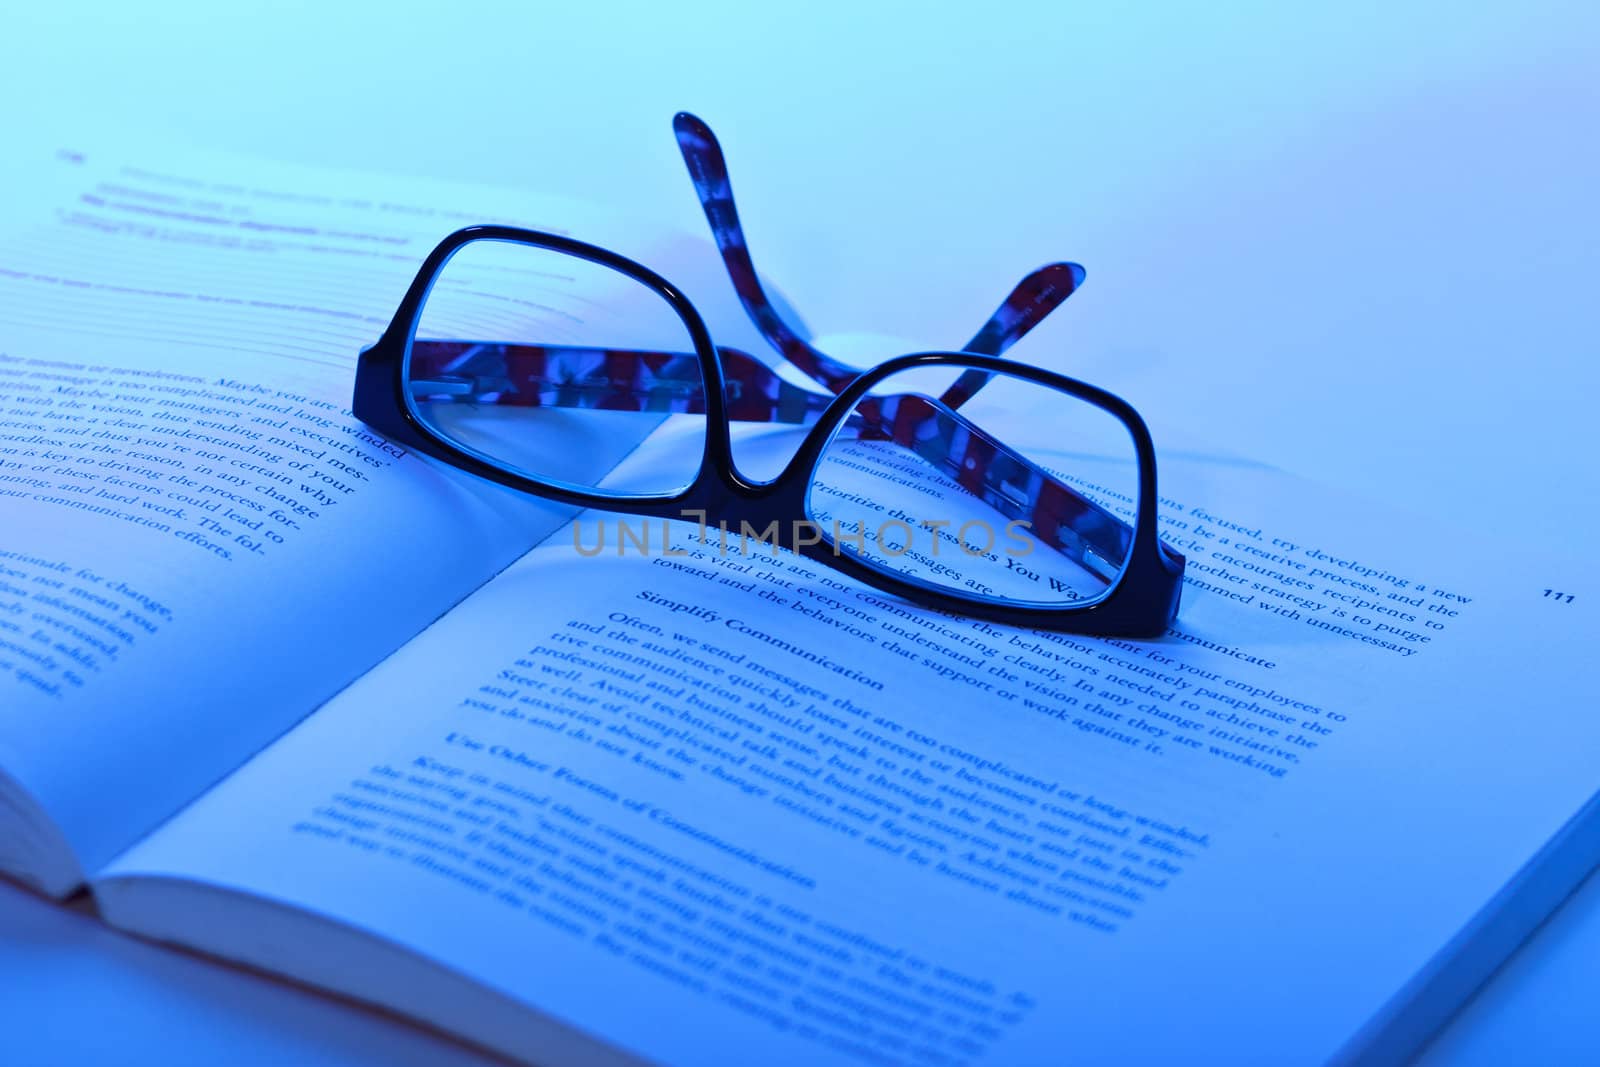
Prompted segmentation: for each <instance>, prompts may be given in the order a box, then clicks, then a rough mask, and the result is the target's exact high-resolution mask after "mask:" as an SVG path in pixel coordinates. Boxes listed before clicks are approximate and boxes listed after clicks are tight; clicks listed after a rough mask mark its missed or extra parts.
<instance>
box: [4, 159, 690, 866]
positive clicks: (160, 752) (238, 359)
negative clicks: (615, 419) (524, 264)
mask: <svg viewBox="0 0 1600 1067" xmlns="http://www.w3.org/2000/svg"><path fill="white" fill-rule="evenodd" d="M152 158H154V159H157V160H159V162H153V163H152V162H148V161H149V160H151V159H152ZM130 160H131V161H130ZM24 162H25V163H26V166H22V167H20V168H19V173H20V174H21V175H22V176H23V179H25V180H19V186H18V195H17V197H16V198H13V199H12V200H11V201H10V202H9V204H8V213H7V216H6V220H5V221H6V223H7V226H6V230H7V234H6V236H5V239H4V241H3V243H0V781H3V780H4V778H5V777H9V778H10V779H11V781H12V784H11V786H10V788H11V790H12V791H13V792H17V791H18V790H19V789H20V792H22V793H24V794H26V795H27V796H28V797H30V798H31V800H30V801H29V802H30V803H33V804H36V805H37V806H38V807H39V808H41V809H42V810H43V812H44V813H45V814H46V815H47V816H48V818H49V819H50V821H51V822H53V823H54V827H55V829H54V830H51V831H45V830H42V829H41V828H40V827H38V826H37V825H35V826H32V827H30V828H26V829H25V828H22V827H17V828H15V829H9V828H8V830H7V832H5V833H3V834H0V839H3V841H4V844H0V869H10V870H12V871H13V872H14V873H17V874H20V875H21V876H23V877H24V878H27V879H28V880H30V881H33V882H35V883H37V884H40V885H41V886H43V887H44V888H46V889H48V890H49V891H52V892H64V891H66V890H67V889H69V888H71V886H72V885H74V884H75V883H76V882H77V881H78V879H79V877H80V875H81V872H82V871H83V870H86V869H93V868H94V867H96V866H98V865H99V864H100V863H102V862H104V861H105V860H107V859H109V858H110V857H111V856H112V855H114V854H115V853H116V852H119V851H121V850H123V849H124V848H126V847H127V846H128V845H129V844H130V843H132V841H134V840H135V839H136V838H137V837H138V836H140V835H142V834H143V833H145V832H147V831H149V830H150V829H151V828H153V827H154V826H155V825H156V824H157V823H158V822H159V821H160V820H161V819H163V818H165V817H166V816H167V815H169V814H170V813H171V812H172V811H173V810H175V809H176V808H178V807H179V806H180V805H182V804H183V803H185V802H187V801H188V800H190V799H192V798H193V797H194V796H196V795H198V794H199V793H200V792H201V791H202V790H203V789H204V788H205V787H206V786H208V785H209V784H211V783H212V782H214V781H216V780H217V779H218V778H220V777H221V776H222V775H224V774H225V773H226V772H227V771H229V770H231V769H232V768H234V767H236V766H237V765H238V764H239V763H241V762H242V761H243V760H244V759H245V758H246V757H247V756H249V755H250V754H251V753H253V752H255V751H257V750H258V749H260V747H261V746H262V745H264V744H266V743H267V742H268V741H270V740H272V739H273V738H274V737H276V736H278V735H279V734H281V733H282V732H283V730H284V729H286V728H287V727H288V726H289V725H290V724H291V723H293V722H294V721H295V720H297V719H298V718H300V717H301V716H303V715H304V714H305V713H306V712H308V711H310V710H311V709H312V708H313V707H315V706H316V705H317V704H319V703H320V702H322V701H323V700H325V699H326V698H327V697H328V696H330V695H331V694H332V693H334V692H336V691H337V690H338V689H340V688H341V687H343V686H344V685H345V684H346V683H348V682H349V681H350V679H352V678H353V677H355V676H356V675H357V674H359V673H360V672H361V671H363V670H365V669H366V668H367V667H369V666H370V665H371V664H372V663H374V662H376V661H377V660H378V659H379V658H381V657H382V656H383V655H385V654H387V653H388V652H390V651H392V650H393V649H394V648H395V647H396V646H397V645H399V644H400V643H401V642H403V641H404V640H405V639H406V638H407V637H409V636H411V635H412V634H414V633H415V632H417V631H418V630H420V629H421V628H423V627H424V626H426V625H427V624H428V623H429V622H431V621H432V620H433V619H434V618H436V617H437V616H438V615H439V614H440V613H442V612H443V611H445V610H446V609H447V608H449V607H450V606H451V605H452V604H454V603H455V602H456V601H458V600H459V599H460V598H461V597H462V596H464V595H465V594H466V593H468V592H469V591H470V590H472V589H474V588H476V587H477V586H478V585H480V584H481V583H482V582H483V581H484V580H486V579H487V578H488V577H490V576H491V575H493V574H494V573H496V572H497V571H498V570H500V569H501V568H502V567H503V566H505V565H506V564H507V563H508V562H510V561H511V560H512V559H514V558H515V557H517V556H518V555H520V554H521V553H522V552H524V551H526V550H527V549H528V548H529V547H531V546H532V545H534V544H535V543H537V542H538V541H539V540H540V539H541V538H543V537H544V536H546V535H547V534H548V533H549V532H550V531H551V530H552V529H553V528H554V527H555V526H556V525H557V524H558V523H559V522H561V521H563V520H564V518H565V517H566V516H567V515H568V514H569V512H568V511H566V510H564V509H561V508H556V507H553V506H550V505H546V504H543V503H540V502H537V501H533V500H531V499H527V498H519V497H518V496H517V495H516V494H512V493H509V492H506V491H503V490H500V489H498V488H496V487H493V486H489V485H487V484H485V483H480V482H477V481H475V480H473V479H470V478H465V477H462V476H459V475H455V474H452V473H449V472H447V471H445V470H444V469H443V468H441V467H440V466H438V465H436V464H431V463H428V462H425V461H422V460H419V459H418V458H417V457H415V456H412V455H409V454H407V453H406V451H405V450H404V449H402V448H400V447H398V446H396V445H395V444H393V443H391V442H388V441H386V440H384V439H382V438H380V437H378V436H377V435H375V434H374V433H373V432H372V431H371V430H370V429H368V428H367V427H365V426H363V425H362V424H360V423H359V422H357V421H356V420H354V419H353V418H352V417H351V416H350V415H349V413H348V410H347V409H348V405H349V397H350V390H351V386H352V382H353V373H354V366H355V358H356V353H357V351H358V350H359V348H360V347H361V346H363V345H366V344H369V343H371V342H372V341H373V340H375V339H376V338H377V336H378V334H379V333H380V332H381V331H382V329H383V327H384V325H385V324H386V323H387V320H388V316H389V315H390V314H391V313H392V311H393V309H394V307H395V306H396V304H397V303H398V301H399V299H400V296H401V294H402V292H403V291H404V289H405V286H406V285H407V284H408V283H409V281H410V279H411V276H412V274H413V272H414V271H415V270H416V268H417V267H418V266H419V265H420V262H421V260H422V258H423V256H424V255H425V254H426V253H427V251H428V250H429V249H430V248H431V247H432V246H433V244H434V242H435V241H437V240H438V239H439V238H440V237H442V236H443V235H444V234H445V233H447V232H449V231H450V230H452V229H455V228H457V227H459V226H461V225H465V224H466V223H468V222H480V221H495V220H499V221H517V222H521V223H524V224H529V225H540V224H543V225H547V226H551V227H557V228H560V227H564V226H578V227H582V225H583V219H584V213H585V212H587V213H588V214H589V215H590V216H597V219H596V223H595V227H594V228H599V229H606V228H612V229H614V228H616V227H617V226H619V225H620V223H618V221H617V220H616V219H614V218H613V217H611V216H610V215H609V214H607V213H597V212H595V211H594V209H592V208H587V209H586V208H583V207H582V206H580V205H572V204H567V203H563V202H558V201H543V200H539V199H536V198H529V197H518V196H511V195H508V194H503V193H502V194H496V193H494V192H492V191H486V190H482V189H475V188H471V187H455V186H445V185H438V184H431V183H411V182H404V181H397V180H393V179H375V178H369V177H363V176H359V175H341V174H337V173H323V172H317V171H305V170H296V169H290V168H276V167H273V166H270V165H267V164H261V163H253V162H252V163H248V164H244V163H240V162H238V161H229V160H219V159H214V158H212V157H208V156H203V155H198V154H194V153H181V152H179V153H168V154H165V155H161V154H156V153H151V152H149V151H148V150H147V151H145V152H144V153H143V154H142V155H141V154H137V153H135V154H133V155H131V156H119V155H116V154H115V153H104V154H102V153H95V152H87V151H81V150H78V149H76V148H74V149H70V150H69V149H60V150H58V151H55V152H53V153H49V154H46V155H45V156H44V157H43V158H39V159H30V160H26V161H24ZM19 203H27V204H30V205H31V210H29V211H26V212H24V211H23V210H22V209H21V208H20V207H19ZM21 216H26V218H21ZM628 232H629V237H630V240H632V241H633V242H634V243H635V244H637V245H641V246H644V245H650V244H652V243H654V244H656V245H658V246H661V247H664V248H678V247H681V246H682V245H683V239H682V238H681V237H677V236H673V235H670V234H666V235H663V234H662V233H661V231H659V230H657V231H649V230H647V229H646V228H642V227H637V226H634V227H632V228H630V229H629V231H628ZM652 233H653V234H654V235H655V236H652ZM549 299H551V300H555V301H559V300H560V299H563V298H562V297H561V296H560V295H559V294H557V295H555V296H551V297H549ZM627 447H629V446H628V445H627V444H626V443H624V442H619V443H618V454H621V453H623V452H625V451H626V449H627ZM615 458H616V456H615V455H601V454H599V453H597V452H594V451H585V452H584V453H583V454H573V455H570V456H568V457H567V460H568V461H569V462H570V463H571V465H572V468H573V469H572V471H571V472H570V473H571V475H572V476H573V477H574V478H580V477H595V476H598V474H599V473H600V472H602V471H603V470H605V469H606V467H607V466H608V465H609V464H610V463H611V462H613V461H614V460H615ZM3 792H4V791H3V790H0V793H3ZM0 808H4V805H3V804H0Z"/></svg>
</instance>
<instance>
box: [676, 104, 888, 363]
mask: <svg viewBox="0 0 1600 1067" xmlns="http://www.w3.org/2000/svg"><path fill="white" fill-rule="evenodd" d="M672 129H673V132H674V133H676V134H677V136H678V150H679V151H680V152H682V153H683V162H684V163H685V164H686V165H687V166H688V168H689V178H690V180H691V181H693V182H694V190H695V193H696V194H697V195H698V196H699V197H700V206H701V208H702V209H704V211H705V213H706V222H708V223H709V224H710V225H711V234H712V236H713V237H714V238H715V239H716V242H717V249H718V250H719V251H720V252H721V253H722V263H723V266H725V267H726V268H727V271H728V277H729V279H730V280H732V282H733V289H734V292H736V293H738V294H739V303H741V304H743V305H744V310H745V313H746V314H747V315H749V316H750V319H751V321H753V322H754V323H755V324H756V329H758V330H760V331H761V336H763V337H765V338H766V339H767V341H768V342H769V343H771V345H772V346H773V347H774V348H776V349H777V350H778V351H779V352H780V353H782V355H783V358H784V359H786V360H788V361H789V362H790V363H792V364H794V365H795V366H796V367H798V368H799V369H800V370H801V371H802V372H803V373H804V374H805V375H806V376H807V377H808V378H811V379H812V380H813V381H815V382H817V383H818V384H819V385H821V386H823V387H824V388H825V389H827V390H828V391H829V392H830V393H838V392H840V391H842V390H843V389H844V387H845V386H846V385H848V384H849V383H850V380H851V379H852V378H854V377H855V376H856V375H857V374H859V373H860V371H858V370H857V369H856V368H854V367H851V366H849V365H848V364H845V363H841V362H839V361H838V360H836V359H833V358H832V357H830V356H828V355H825V354H824V353H822V352H820V351H818V350H817V349H816V348H813V347H812V346H811V345H810V344H809V343H808V342H807V341H805V340H804V339H803V338H802V337H801V336H800V335H799V334H797V333H795V332H794V330H792V329H791V328H790V327H789V324H788V323H786V322H784V321H783V317H782V316H781V315H779V314H778V312H777V310H776V309H775V308H773V306H772V301H771V300H770V299H768V297H767V293H766V290H765V289H763V288H762V287H761V281H760V279H758V278H757V277H756V265H755V263H754V261H752V260H751V258H750V248H749V246H748V245H747V244H746V243H745V239H744V230H743V228H741V227H740V225H739V210H738V208H736V207H734V204H733V185H732V183H731V182H730V181H729V179H728V163H727V160H726V159H724V158H723V155H722V146H721V145H719V144H717V138H716V135H715V134H713V133H712V132H711V127H709V126H707V125H706V124H705V123H704V122H702V121H701V120H700V119H698V118H696V117H695V116H693V115H691V114H689V113H688V112H687V111H680V112H678V114H677V115H676V116H674V117H673V119H672Z"/></svg>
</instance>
